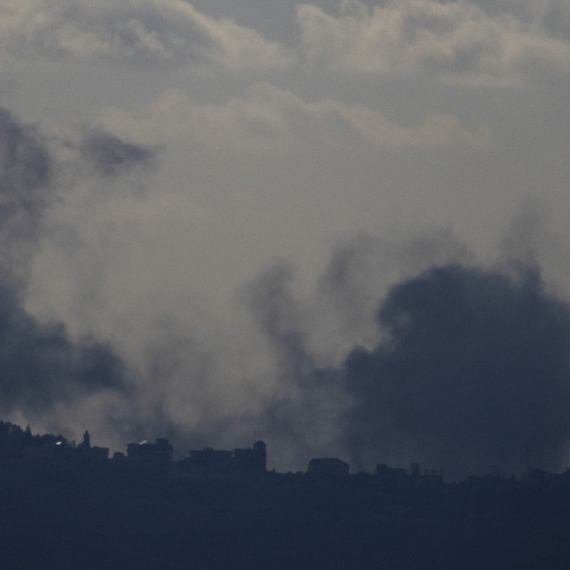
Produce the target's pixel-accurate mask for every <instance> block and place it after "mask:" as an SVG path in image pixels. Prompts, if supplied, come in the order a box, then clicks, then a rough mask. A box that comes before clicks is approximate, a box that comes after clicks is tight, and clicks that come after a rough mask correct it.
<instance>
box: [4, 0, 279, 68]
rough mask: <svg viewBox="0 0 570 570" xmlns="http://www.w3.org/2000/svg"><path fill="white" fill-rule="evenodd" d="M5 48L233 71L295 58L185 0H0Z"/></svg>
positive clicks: (7, 51)
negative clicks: (87, 0) (206, 13)
mask: <svg viewBox="0 0 570 570" xmlns="http://www.w3.org/2000/svg"><path fill="white" fill-rule="evenodd" d="M0 50H1V51H2V52H4V54H9V55H12V56H16V57H40V56H48V57H61V56H72V57H76V58H80V59H90V58H97V59H107V60H111V61H115V62H117V61H118V62H122V61H127V62H134V63H137V64H141V65H152V64H162V65H164V64H178V65H214V66H219V67H222V68H227V69H231V70H244V69H268V68H283V67H286V66H287V65H289V63H290V60H289V56H288V55H287V54H286V53H285V50H284V48H283V47H282V46H280V45H278V44H275V43H270V42H268V41H266V40H264V39H263V38H262V37H261V36H260V35H259V34H258V33H257V32H255V31H254V30H251V29H248V28H244V27H241V26H238V25H236V24H234V23H233V22H232V21H230V20H226V19H222V20H216V19H213V18H210V17H208V16H205V15H204V14H202V13H200V12H198V11H197V10H196V9H195V8H194V7H193V6H192V5H191V4H189V3H187V2H185V1H183V0H120V1H118V2H114V1H112V0H90V1H89V2H84V1H82V0H0Z"/></svg>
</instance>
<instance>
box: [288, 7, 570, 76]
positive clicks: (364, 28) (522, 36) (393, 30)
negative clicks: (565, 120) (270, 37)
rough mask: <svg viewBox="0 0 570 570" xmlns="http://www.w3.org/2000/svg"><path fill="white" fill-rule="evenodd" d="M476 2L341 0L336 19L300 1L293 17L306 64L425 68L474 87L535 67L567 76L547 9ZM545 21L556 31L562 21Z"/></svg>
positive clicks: (376, 70)
mask: <svg viewBox="0 0 570 570" xmlns="http://www.w3.org/2000/svg"><path fill="white" fill-rule="evenodd" d="M479 4H481V6H479V5H478V3H477V2H469V1H465V2H439V1H436V0H388V1H387V2H385V3H383V4H382V5H381V6H380V5H378V6H375V7H373V8H369V7H367V6H366V5H365V4H363V3H361V2H359V1H358V0H345V1H343V2H342V3H341V8H340V13H339V15H338V17H335V16H332V15H329V14H327V13H325V12H324V11H323V10H322V9H321V8H319V7H318V6H315V5H313V4H302V5H300V6H299V7H298V10H297V18H298V22H299V25H300V27H301V30H302V38H303V44H304V51H305V54H306V58H307V61H308V63H309V64H310V65H311V66H312V67H325V68H328V69H331V70H334V71H336V72H342V73H347V74H352V75H354V74H364V75H383V74H387V73H396V74H412V73H418V72H425V73H429V74H435V75H436V76H438V77H440V78H445V79H447V80H453V81H462V82H472V83H473V84H475V85H486V84H493V85H501V84H508V83H519V82H520V81H521V80H523V78H524V77H528V76H531V75H532V74H533V72H534V70H535V69H537V68H538V69H547V70H549V71H550V72H553V73H556V74H568V72H569V71H570V43H569V42H568V38H567V37H566V36H565V32H564V31H562V32H560V31H559V32H558V33H549V29H548V27H546V26H545V25H544V20H545V19H547V20H548V14H549V13H550V14H552V11H551V12H546V10H545V9H543V10H542V11H537V10H534V11H531V10H526V11H524V12H523V11H515V12H513V11H512V6H513V5H514V6H515V7H516V6H517V4H516V3H506V2H503V3H499V4H501V6H502V8H503V9H502V10H501V9H499V10H497V6H495V7H494V9H493V8H490V9H488V10H487V11H485V10H484V8H487V7H488V6H490V4H489V3H487V2H480V3H479ZM523 4H525V3H523ZM527 4H528V3H527ZM507 6H510V7H511V9H510V10H508V9H507ZM543 6H544V7H545V8H546V6H548V7H549V8H550V9H551V10H558V11H562V12H563V13H564V14H565V15H566V16H568V12H569V10H568V8H567V7H566V8H565V7H562V5H561V4H560V3H556V2H552V3H548V4H547V5H545V4H544V3H543ZM525 17H526V18H525ZM523 18H524V19H523ZM566 19H568V18H566ZM550 20H552V23H551V24H550V30H551V31H552V32H554V31H555V28H556V25H557V22H560V21H561V20H560V19H559V18H552V17H550ZM562 21H564V20H562ZM563 25H564V24H560V26H562V27H563Z"/></svg>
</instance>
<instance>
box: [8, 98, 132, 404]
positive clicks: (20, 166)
mask: <svg viewBox="0 0 570 570" xmlns="http://www.w3.org/2000/svg"><path fill="white" fill-rule="evenodd" d="M92 144H93V143H92ZM98 144H99V146H101V145H102V144H103V143H102V142H101V141H99V143H98ZM116 148H117V144H115V145H114V149H115V150H114V151H113V153H112V154H113V156H114V155H115V154H117V152H118V151H116ZM127 151H128V152H127ZM102 152H103V151H101V152H99V154H101V153H102ZM95 154H97V153H95ZM119 154H121V153H119ZM132 154H133V151H132V149H130V147H127V150H125V149H122V155H121V156H120V158H121V160H123V158H124V157H123V155H125V156H126V158H125V160H127V159H129V160H130V155H132ZM111 162H112V161H111ZM115 162H117V160H115ZM56 171H57V168H56V166H55V164H54V160H53V158H52V155H51V153H50V150H49V145H48V142H47V141H46V140H44V139H43V138H42V136H41V135H40V134H39V133H38V131H37V130H36V129H35V128H34V127H32V126H28V125H22V124H20V123H18V121H16V120H15V119H14V118H13V117H12V115H11V114H10V113H9V112H8V111H5V110H1V109H0V240H1V241H0V412H1V413H2V414H9V413H10V412H12V411H14V410H17V411H18V412H22V413H24V414H28V413H32V414H36V415H37V414H40V415H41V414H44V413H48V412H49V410H50V409H51V408H52V407H53V406H54V404H56V403H59V402H64V403H65V402H70V401H73V400H76V399H78V398H81V397H82V396H85V395H88V394H91V393H93V392H96V391H100V390H104V389H109V388H113V389H119V390H124V389H125V388H126V372H125V367H124V365H123V363H122V362H121V360H120V359H119V357H118V356H116V355H115V354H114V353H113V351H112V350H111V349H110V348H109V347H108V346H107V345H105V344H100V343H95V342H92V341H85V342H74V341H72V340H70V339H69V337H68V335H67V333H66V330H65V328H64V326H63V325H60V324H55V325H45V324H40V323H39V322H38V321H37V320H36V319H34V318H33V317H32V316H30V315H29V314H27V313H26V311H25V310H24V308H23V302H24V297H25V290H26V284H27V269H28V266H29V261H30V259H31V257H32V256H33V254H34V253H35V252H36V249H37V247H38V244H39V241H40V239H41V236H42V229H43V221H44V216H45V213H46V211H47V210H48V208H49V207H50V206H51V205H52V204H53V203H54V202H55V201H56V200H57V199H58V197H59V196H58V181H57V175H56Z"/></svg>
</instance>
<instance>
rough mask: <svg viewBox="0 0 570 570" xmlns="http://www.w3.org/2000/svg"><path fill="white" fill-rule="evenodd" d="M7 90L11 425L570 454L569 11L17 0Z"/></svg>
mask: <svg viewBox="0 0 570 570" xmlns="http://www.w3.org/2000/svg"><path fill="white" fill-rule="evenodd" d="M0 79H1V80H0V107H1V109H2V111H1V113H2V114H1V117H0V123H1V124H0V136H1V139H2V140H1V148H0V155H1V156H0V178H1V184H0V192H1V193H2V195H3V196H2V204H1V205H0V208H1V210H2V211H1V212H0V214H1V215H0V234H1V235H2V236H3V246H2V251H1V252H0V253H1V257H0V265H1V267H0V268H1V271H0V277H1V281H2V283H1V285H2V289H3V291H4V292H3V293H2V295H3V297H4V299H3V300H2V303H1V304H3V308H2V307H0V317H1V318H2V319H3V321H4V325H3V326H4V332H3V333H2V334H3V335H4V336H3V337H2V339H0V349H1V348H2V346H4V349H3V350H0V361H2V359H4V361H3V363H4V364H3V366H4V368H5V369H6V370H7V371H8V372H6V373H5V376H6V378H5V379H4V381H3V382H2V384H3V385H4V387H2V386H0V400H1V403H0V411H1V413H2V415H3V418H4V419H5V420H10V421H14V422H16V423H21V424H24V425H26V424H28V423H29V424H31V426H32V429H33V430H34V432H36V431H44V430H46V431H61V432H63V433H64V435H66V437H70V438H71V439H73V438H75V439H78V438H79V437H80V434H81V433H82V432H83V430H84V429H89V431H90V432H91V433H92V434H93V442H94V443H98V444H99V445H107V446H109V447H111V449H112V451H115V450H122V451H124V449H125V447H126V444H127V443H128V442H129V441H140V440H143V439H151V438H154V437H161V436H166V437H170V438H171V440H172V442H173V443H174V445H175V447H176V448H177V450H178V451H179V453H180V454H182V455H184V454H185V453H186V451H187V450H188V449H191V448H192V449H193V448H196V447H198V448H201V447H203V446H214V447H219V448H224V447H229V448H232V447H244V446H248V445H250V444H251V443H253V441H255V440H257V439H264V440H265V441H266V442H267V443H268V454H269V455H268V464H269V466H270V467H275V468H277V469H278V470H282V471H286V470H294V471H295V470H304V469H306V463H307V461H308V460H309V459H310V458H312V457H319V456H339V457H342V458H344V459H345V460H347V461H348V462H349V463H351V464H352V465H353V467H354V468H361V469H373V468H374V466H375V464H376V463H392V464H394V465H401V466H404V467H405V466H407V464H408V463H409V462H410V461H415V460H420V461H422V463H423V464H425V466H426V468H437V469H445V470H447V471H448V472H450V471H453V472H455V473H457V474H465V473H467V472H468V471H478V470H479V471H492V472H497V473H510V472H512V471H517V470H518V471H520V470H521V469H522V466H523V464H524V461H525V457H526V461H527V462H528V461H531V463H533V464H535V465H536V466H537V467H546V468H550V469H557V468H561V467H563V466H564V465H565V461H567V458H568V457H569V454H568V452H569V451H570V447H568V441H570V425H569V424H568V422H566V421H565V420H563V419H562V418H563V416H564V411H565V410H566V409H567V408H566V404H567V403H568V404H569V405H570V400H569V399H568V392H569V386H570V371H569V370H567V364H566V361H567V360H568V361H569V362H570V359H568V356H570V353H569V352H567V351H568V350H570V346H567V342H568V339H570V334H569V331H570V324H569V323H570V319H568V317H567V314H568V308H567V305H566V302H567V300H568V298H569V296H570V272H569V271H568V259H569V255H568V248H567V246H566V244H567V243H568V238H569V230H568V227H567V224H566V220H567V219H568V217H569V215H570V199H569V197H568V180H570V160H569V159H568V158H569V156H570V153H569V151H570V128H569V127H570V105H569V102H568V101H569V100H568V95H567V94H568V92H570V4H569V3H568V2H567V1H566V0H492V1H491V0H460V1H442V0H439V1H438V0H384V1H382V0H380V1H378V2H373V1H371V0H367V1H366V2H360V1H358V0H342V1H337V0H321V1H320V2H315V3H312V4H308V3H297V2H292V1H290V0H264V1H261V0H241V1H240V2H232V1H230V0H197V1H195V2H187V1H186V0H122V1H121V2H113V1H111V0H91V1H90V2H84V1H81V0H33V1H32V0H0ZM450 290H454V291H455V290H461V291H463V293H462V294H461V295H456V296H453V295H451V296H450V293H449V291H450ZM482 292H484V293H482ZM426 303H427V305H429V306H433V307H436V308H437V310H436V312H435V314H432V313H430V312H429V311H428V313H429V315H430V316H429V318H427V317H425V315H426V313H425V311H424V309H425V304H426ZM505 307H508V308H505ZM449 311H451V312H453V314H460V315H463V317H464V319H466V320H461V324H456V325H453V326H454V327H455V326H456V327H457V328H453V327H452V333H450V332H449V329H448V325H449V320H448V319H447V317H445V315H447V314H448V313H449ZM529 312H530V313H529ZM528 314H532V315H534V318H527V317H526V315H528ZM2 315H3V316H2ZM398 315H399V316H398ZM497 320H500V321H501V323H502V324H501V326H499V325H497V324H496V321H497ZM403 323H407V326H408V327H409V329H406V330H405V331H404V330H403V329H402V326H403ZM465 323H468V325H466V324H465ZM521 327H522V329H521ZM523 329H524V331H526V332H525V334H518V332H519V331H521V330H523ZM406 331H407V332H406ZM0 332H1V331H0ZM410 335H411V336H410ZM414 335H418V336H417V337H416V336H414ZM411 338H420V339H423V340H421V342H419V341H418V344H414V343H415V341H413V342H412V341H411V340H410V339H411ZM505 338H507V340H505ZM545 338H547V339H551V340H550V341H549V342H548V343H545V341H544V339H545ZM438 339H439V340H438ZM509 339H510V340H509ZM410 343H411V344H410ZM442 346H443V347H444V349H443V348H441V347H442ZM2 354H4V356H2ZM458 354H459V355H460V356H457V355H458ZM434 355H435V356H434ZM528 355H530V356H528ZM527 356H528V358H529V359H531V360H532V362H531V361H530V360H529V362H527V364H528V366H526V367H525V366H522V364H521V361H524V358H525V357H527ZM432 357H433V358H432ZM531 357H532V358H531ZM403 363H407V364H405V365H404V364H403ZM482 363H483V364H482ZM529 370H531V371H533V372H532V374H531V373H530V372H528V371H529ZM525 371H526V372H525ZM412 378H415V379H416V380H413V381H412ZM521 378H524V379H523V380H521ZM461 379H463V380H461ZM406 386H407V388H406ZM428 394H430V395H428ZM538 396H540V397H538ZM507 409H508V410H509V411H508V412H505V410H507ZM412 412H414V413H415V415H414V416H413V417H414V418H415V419H414V421H411V420H410V417H411V414H412ZM452 412H453V413H452ZM553 416H554V419H553ZM466 417H469V418H471V419H472V421H471V422H470V423H468V426H467V427H466V429H465V430H464V431H462V430H458V429H457V422H458V421H459V419H458V418H466ZM442 418H446V422H443V420H442ZM420 420H421V421H420ZM440 420H442V421H440ZM535 428H536V429H535ZM451 434H453V437H451ZM495 437H496V438H497V440H496V442H495V443H494V444H493V445H490V443H489V442H490V441H491V440H493V441H495ZM525 449H526V450H527V451H525ZM528 449H530V452H529V451H528ZM529 456H530V459H529Z"/></svg>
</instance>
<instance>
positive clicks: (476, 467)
mask: <svg viewBox="0 0 570 570" xmlns="http://www.w3.org/2000/svg"><path fill="white" fill-rule="evenodd" d="M377 320H378V326H379V328H380V329H381V331H382V332H383V335H384V336H383V340H382V341H381V342H379V343H378V344H377V346H376V347H375V348H373V349H372V350H367V349H364V348H356V349H354V350H353V351H352V352H351V353H350V354H349V356H348V358H347V359H346V362H345V365H344V374H345V386H346V391H347V394H348V395H350V396H351V397H352V398H353V401H354V407H353V408H352V410H351V412H350V415H349V424H350V428H349V429H348V431H347V433H346V436H347V437H348V439H349V442H350V448H351V450H352V452H353V461H354V462H355V463H356V464H357V465H359V464H360V465H362V464H366V463H367V462H368V463H369V462H370V461H371V459H372V458H377V459H378V461H379V462H386V461H392V462H395V463H397V464H402V463H405V462H408V461H414V460H415V461H420V462H423V463H424V464H426V466H428V467H437V468H441V469H445V470H446V471H447V472H448V473H449V472H451V473H452V474H455V475H456V476H465V475H468V474H469V473H502V474H507V475H508V474H510V473H512V472H520V471H521V470H522V469H523V468H524V467H525V462H526V461H530V463H531V466H534V467H541V468H547V469H554V470H556V469H559V468H561V467H563V465H564V463H563V461H564V452H565V450H566V445H567V442H568V441H569V439H570V414H569V411H570V310H569V308H568V306H567V305H566V304H565V303H563V302H561V301H558V300H557V299H555V298H553V297H551V296H550V295H549V294H547V292H546V291H545V288H544V286H543V283H542V282H541V279H540V275H539V274H538V273H537V272H536V270H526V271H521V272H519V275H518V278H517V279H516V280H513V279H512V278H509V277H506V276H505V275H502V274H501V273H498V272H493V271H485V270H482V269H478V268H474V267H468V266H461V265H447V266H442V267H437V268H433V269H430V270H428V271H426V272H424V273H422V274H420V275H419V276H417V277H415V278H412V279H409V280H407V281H404V282H402V283H400V284H398V285H396V286H394V287H393V288H392V289H391V290H390V292H389V294H388V295H387V297H386V299H385V300H384V301H383V302H382V304H381V306H380V309H379V311H378V315H377Z"/></svg>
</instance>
